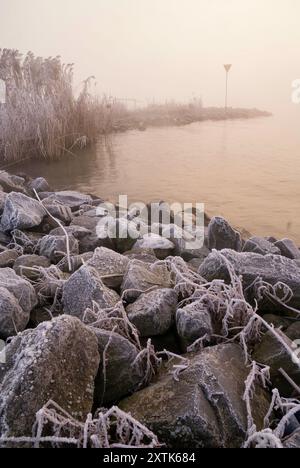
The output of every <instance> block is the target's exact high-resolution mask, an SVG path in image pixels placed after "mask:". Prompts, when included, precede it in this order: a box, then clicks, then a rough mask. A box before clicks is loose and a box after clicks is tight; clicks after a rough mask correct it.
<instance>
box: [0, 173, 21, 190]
mask: <svg viewBox="0 0 300 468" xmlns="http://www.w3.org/2000/svg"><path fill="white" fill-rule="evenodd" d="M23 181H24V179H23ZM0 186H1V187H2V188H3V190H4V192H6V193H10V192H21V193H25V192H26V190H25V188H24V183H22V179H18V178H16V177H14V176H12V175H10V174H8V173H7V172H5V171H1V172H0Z"/></svg>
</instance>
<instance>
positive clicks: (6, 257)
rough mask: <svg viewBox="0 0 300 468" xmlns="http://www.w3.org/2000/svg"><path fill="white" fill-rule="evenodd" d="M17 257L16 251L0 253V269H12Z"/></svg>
mask: <svg viewBox="0 0 300 468" xmlns="http://www.w3.org/2000/svg"><path fill="white" fill-rule="evenodd" d="M18 256H19V254H18V252H17V251H16V250H4V251H3V252H1V253H0V268H12V267H13V266H14V263H15V261H16V260H17V258H18Z"/></svg>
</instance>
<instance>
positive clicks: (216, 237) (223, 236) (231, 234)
mask: <svg viewBox="0 0 300 468" xmlns="http://www.w3.org/2000/svg"><path fill="white" fill-rule="evenodd" d="M208 247H209V249H210V250H212V249H216V250H223V249H232V250H236V251H237V252H239V251H241V249H242V240H241V236H240V234H239V233H238V232H237V231H235V230H234V229H233V228H232V227H231V226H230V224H229V223H228V222H227V221H226V219H224V218H221V217H218V216H217V217H215V218H212V220H211V222H210V223H209V226H208Z"/></svg>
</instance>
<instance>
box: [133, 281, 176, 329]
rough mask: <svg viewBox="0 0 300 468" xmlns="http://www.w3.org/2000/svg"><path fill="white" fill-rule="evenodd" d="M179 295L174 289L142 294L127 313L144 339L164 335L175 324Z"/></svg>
mask: <svg viewBox="0 0 300 468" xmlns="http://www.w3.org/2000/svg"><path fill="white" fill-rule="evenodd" d="M177 300H178V298H177V294H176V292H175V291H174V290H173V289H157V290H155V291H151V292H149V293H145V294H142V295H141V296H140V297H139V298H138V299H137V301H136V302H134V303H133V304H130V305H129V306H128V307H127V309H126V311H127V314H128V318H129V320H130V321H131V322H132V323H133V325H135V327H136V328H137V329H138V331H139V333H140V335H141V336H142V337H151V336H157V335H163V334H165V333H167V331H168V330H169V329H170V328H171V326H172V325H173V323H174V318H175V311H176V306H177Z"/></svg>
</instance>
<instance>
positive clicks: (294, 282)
mask: <svg viewBox="0 0 300 468" xmlns="http://www.w3.org/2000/svg"><path fill="white" fill-rule="evenodd" d="M221 254H222V255H223V256H224V257H225V258H226V259H227V260H229V262H230V263H231V264H232V265H233V268H234V270H235V272H236V273H237V275H239V276H242V277H243V286H244V288H245V290H246V289H247V296H248V297H249V299H251V298H252V299H253V295H255V293H254V292H253V288H252V287H251V288H250V289H248V288H249V287H250V286H251V285H253V283H254V281H255V280H256V279H257V278H262V280H263V281H265V282H266V283H269V284H271V285H275V284H276V283H278V282H282V283H285V284H287V285H288V286H289V287H290V288H291V290H292V292H293V297H292V298H291V300H290V302H289V303H288V305H289V306H291V307H294V308H296V309H299V308H300V267H299V266H297V264H296V263H295V262H294V261H293V260H290V259H288V258H286V257H282V256H280V255H259V254H255V253H248V252H246V253H237V252H234V251H233V250H223V251H222V252H221ZM199 274H200V275H201V276H202V277H203V278H205V279H206V280H207V281H212V280H214V279H223V280H225V281H227V282H229V281H230V275H229V272H228V268H227V266H226V263H225V262H224V261H223V259H222V258H221V257H220V255H219V254H218V252H213V253H211V254H210V255H209V257H207V259H206V260H204V262H203V263H202V265H201V266H200V268H199ZM262 307H263V308H262ZM279 309H280V305H278V304H276V303H274V301H273V302H270V301H268V302H267V303H263V304H262V303H260V310H265V311H266V312H274V313H278V311H279Z"/></svg>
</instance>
